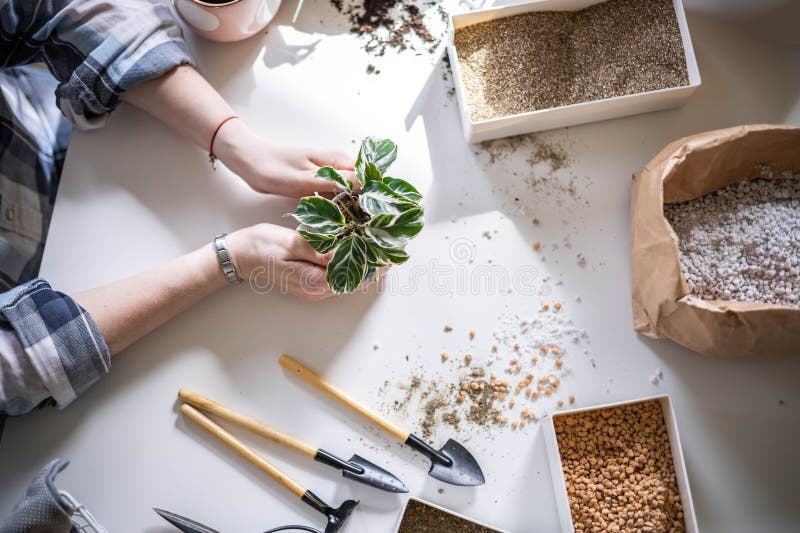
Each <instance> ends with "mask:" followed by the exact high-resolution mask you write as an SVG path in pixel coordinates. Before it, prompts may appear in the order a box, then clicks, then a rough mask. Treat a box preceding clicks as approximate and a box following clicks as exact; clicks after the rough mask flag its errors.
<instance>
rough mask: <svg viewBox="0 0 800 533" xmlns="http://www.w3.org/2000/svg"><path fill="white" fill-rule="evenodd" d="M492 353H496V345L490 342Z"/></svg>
mask: <svg viewBox="0 0 800 533" xmlns="http://www.w3.org/2000/svg"><path fill="white" fill-rule="evenodd" d="M492 353H497V345H496V344H492Z"/></svg>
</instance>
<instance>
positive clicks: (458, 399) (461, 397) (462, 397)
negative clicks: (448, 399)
mask: <svg viewBox="0 0 800 533" xmlns="http://www.w3.org/2000/svg"><path fill="white" fill-rule="evenodd" d="M464 398H466V396H461V395H460V394H459V395H458V398H456V401H457V402H458V403H464Z"/></svg>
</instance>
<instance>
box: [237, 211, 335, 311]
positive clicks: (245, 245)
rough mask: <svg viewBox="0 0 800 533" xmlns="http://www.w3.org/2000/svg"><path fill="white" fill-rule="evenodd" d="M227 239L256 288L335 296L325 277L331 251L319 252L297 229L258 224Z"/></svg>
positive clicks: (320, 297)
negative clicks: (328, 252) (327, 252)
mask: <svg viewBox="0 0 800 533" xmlns="http://www.w3.org/2000/svg"><path fill="white" fill-rule="evenodd" d="M225 240H226V243H227V245H228V250H230V253H231V259H232V260H233V263H234V265H235V266H236V270H237V272H239V276H241V277H242V278H243V279H244V280H245V282H247V283H249V284H250V287H251V288H252V289H253V290H257V291H263V292H273V291H277V292H279V293H280V294H292V295H294V296H297V297H298V298H301V299H303V300H306V301H319V300H323V299H325V298H328V297H330V296H333V292H332V291H331V289H330V287H328V282H327V280H326V279H325V273H326V268H327V265H328V261H330V257H331V254H325V255H323V254H320V253H319V252H317V251H316V250H314V249H313V248H312V247H311V245H310V244H308V243H307V242H306V240H305V239H303V237H301V236H300V234H298V233H297V232H296V231H294V230H291V229H288V228H285V227H283V226H276V225H273V224H257V225H255V226H250V227H248V228H244V229H240V230H238V231H236V232H234V233H231V234H230V235H228V236H227V237H226V238H225Z"/></svg>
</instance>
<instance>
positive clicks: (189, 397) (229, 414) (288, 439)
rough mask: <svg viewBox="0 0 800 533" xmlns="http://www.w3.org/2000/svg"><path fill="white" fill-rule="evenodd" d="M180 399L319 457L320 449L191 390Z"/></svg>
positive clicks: (299, 450) (180, 396) (272, 439)
mask: <svg viewBox="0 0 800 533" xmlns="http://www.w3.org/2000/svg"><path fill="white" fill-rule="evenodd" d="M178 398H180V399H181V400H183V401H184V402H186V403H190V404H192V405H193V406H195V407H197V408H198V409H202V410H203V411H206V412H208V413H211V414H212V415H215V416H218V417H220V418H221V419H223V420H227V421H228V422H231V423H232V424H236V425H237V426H240V427H243V428H245V429H249V430H250V431H252V432H253V433H255V434H256V435H261V436H262V437H264V438H265V439H269V440H271V441H273V442H276V443H277V444H280V445H282V446H286V447H287V448H290V449H292V450H295V451H298V452H300V453H302V454H303V455H306V456H308V457H310V458H312V459H313V458H314V457H315V456H316V455H317V452H318V451H319V448H315V447H314V446H312V445H310V444H308V443H306V442H303V441H302V440H300V439H298V438H297V437H293V436H292V435H288V434H286V433H284V432H282V431H278V430H277V429H275V428H273V427H270V426H268V425H266V424H264V423H263V422H259V421H258V420H256V419H255V418H252V417H249V416H247V415H243V414H242V413H239V412H236V411H234V410H233V409H230V408H228V407H225V406H224V405H222V404H220V403H217V402H215V401H213V400H209V399H208V398H206V397H205V396H202V395H200V394H197V393H196V392H194V391H190V390H189V389H181V390H179V391H178Z"/></svg>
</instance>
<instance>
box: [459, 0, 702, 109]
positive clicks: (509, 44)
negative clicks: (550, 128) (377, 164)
mask: <svg viewBox="0 0 800 533" xmlns="http://www.w3.org/2000/svg"><path fill="white" fill-rule="evenodd" d="M455 45H456V50H457V51H458V59H459V64H460V66H461V70H462V82H463V85H464V90H465V98H466V104H467V106H468V108H469V110H470V116H471V118H472V120H474V121H478V120H487V119H491V118H497V117H503V116H508V115H514V114H517V113H525V112H528V111H533V110H536V109H546V108H551V107H558V106H564V105H569V104H576V103H580V102H587V101H590V100H599V99H602V98H610V97H613V96H621V95H627V94H635V93H641V92H646V91H653V90H656V89H664V88H667V87H679V86H682V85H687V84H688V83H689V76H688V72H687V69H686V56H685V54H684V51H683V41H682V40H681V34H680V28H679V27H678V19H677V16H676V14H675V9H674V7H673V4H672V0H608V1H607V2H603V3H601V4H597V5H594V6H590V7H588V8H586V9H583V10H580V11H539V12H532V13H525V14H521V15H515V16H512V17H505V18H501V19H497V20H492V21H488V22H483V23H480V24H474V25H471V26H466V27H464V28H459V29H457V30H456V32H455Z"/></svg>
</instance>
